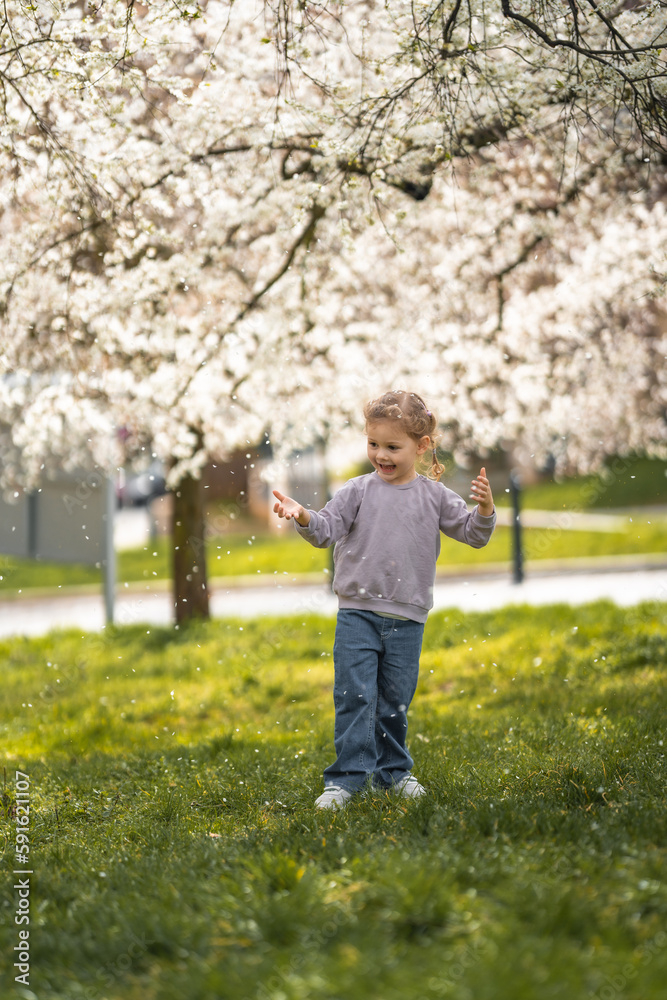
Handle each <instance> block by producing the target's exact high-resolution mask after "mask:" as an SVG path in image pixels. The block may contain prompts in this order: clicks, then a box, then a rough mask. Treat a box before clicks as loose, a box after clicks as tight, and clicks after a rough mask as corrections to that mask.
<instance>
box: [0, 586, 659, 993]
mask: <svg viewBox="0 0 667 1000" xmlns="http://www.w3.org/2000/svg"><path fill="white" fill-rule="evenodd" d="M332 629H333V624H332V622H331V620H330V619H328V618H318V617H307V618H302V617H298V618H293V619H273V620H272V619H263V620H261V621H254V622H230V621H224V622H223V621H217V622H211V623H208V624H198V625H194V626H191V627H189V628H188V629H187V630H181V631H179V632H175V631H174V630H173V629H168V628H164V629H155V628H150V629H148V628H147V627H145V626H144V627H140V626H133V627H127V628H122V629H120V628H119V629H113V630H111V631H109V632H108V634H102V635H84V636H82V635H81V633H80V632H76V631H69V632H55V633H51V634H49V635H47V636H44V637H42V638H40V639H30V640H27V639H24V640H21V639H12V640H5V641H3V642H2V643H0V656H1V658H2V662H3V664H4V673H3V701H2V707H1V708H0V723H1V726H2V730H1V732H2V746H3V747H4V748H5V749H4V753H3V756H4V761H3V764H4V768H5V787H4V792H3V803H4V807H5V808H4V817H3V824H4V834H5V837H6V840H5V853H4V857H3V866H4V869H5V879H4V886H5V890H4V898H3V913H4V919H3V921H2V925H1V927H0V954H2V956H3V960H4V962H3V966H2V968H3V970H4V979H3V980H2V981H0V991H1V992H2V996H3V997H14V996H16V997H19V996H20V997H23V998H24V1000H25V998H28V1000H30V998H32V997H38V998H39V1000H50V998H59V1000H65V998H66V1000H83V998H86V1000H104V998H107V1000H140V998H141V1000H144V998H145V1000H182V998H184V997H187V998H188V1000H218V998H223V1000H260V998H261V1000H268V998H271V1000H282V998H285V1000H310V998H313V1000H348V998H350V1000H357V998H358V1000H366V998H369V997H370V998H372V1000H399V998H400V1000H404V998H406V997H419V998H420V1000H421V998H423V1000H437V998H440V997H451V998H455V1000H468V998H470V1000H536V998H547V997H549V998H562V1000H583V998H587V1000H588V998H596V1000H613V998H621V997H622V998H623V1000H653V998H655V1000H658V998H662V997H663V996H664V982H665V980H666V978H667V933H666V927H667V887H666V885H665V881H664V871H665V863H666V861H667V858H666V854H667V846H666V845H667V817H666V813H665V805H664V802H665V791H666V782H665V757H664V738H665V690H666V687H665V685H666V682H667V676H666V675H667V667H666V663H667V605H662V604H655V603H654V604H650V605H644V606H640V607H638V608H634V609H622V610H621V609H619V608H617V607H615V606H614V605H612V604H609V603H605V602H601V603H596V604H591V605H588V606H585V607H579V608H576V609H572V608H569V607H566V606H555V607H550V608H541V609H540V610H539V611H537V610H534V609H530V608H525V607H524V608H517V607H513V608H507V609H505V610H503V611H499V612H495V613H488V614H481V613H480V614H470V615H463V614H461V613H460V612H457V611H449V612H443V613H438V614H434V615H432V616H431V618H430V620H429V623H428V625H427V631H426V637H425V643H424V652H423V656H422V670H421V678H420V684H419V689H418V692H417V696H416V698H415V701H414V703H413V706H412V709H411V712H410V736H409V742H410V746H411V750H412V753H413V756H414V757H415V761H416V767H415V773H416V774H417V775H418V777H419V778H420V780H421V781H422V782H423V783H424V785H425V786H426V787H427V788H428V791H429V795H428V797H427V798H426V799H424V800H422V801H420V802H408V803H403V802H401V801H400V800H396V799H392V798H390V797H388V796H387V795H386V794H379V793H375V794H373V793H368V794H365V795H363V796H362V797H360V798H359V799H358V800H355V801H354V802H353V804H352V805H351V806H350V807H349V808H348V809H347V810H346V811H344V812H342V813H340V814H329V813H324V814H323V813H318V812H316V811H315V810H314V809H313V805H312V803H313V800H314V798H315V796H316V795H317V794H318V793H319V791H320V790H321V785H322V779H321V771H322V768H323V767H324V766H325V765H326V764H327V763H328V762H329V761H330V759H331V734H332V726H333V712H332V706H331V679H332V676H331V675H332V662H331V656H330V653H331V643H332ZM17 770H19V771H20V772H21V773H22V774H26V775H27V776H28V780H29V795H30V806H31V810H32V812H31V818H30V829H29V847H30V855H29V859H30V866H31V870H32V872H33V874H32V875H31V876H30V880H31V881H30V921H31V922H30V954H31V962H30V964H31V972H30V986H29V992H26V991H24V992H15V991H14V988H13V982H12V976H13V973H12V972H11V970H9V971H8V969H9V966H10V963H11V961H13V959H11V955H12V948H13V947H14V945H15V944H16V943H18V938H17V935H18V928H17V927H16V926H15V925H14V924H13V922H12V921H13V914H14V911H15V909H16V907H17V905H18V904H17V897H16V895H15V894H14V893H13V892H12V889H11V886H12V884H13V882H12V879H13V878H14V876H13V875H12V874H11V873H12V872H13V870H14V867H15V859H14V854H13V847H14V844H15V842H16V829H17V826H16V823H15V821H14V820H15V809H16V805H17V799H16V789H17V785H16V782H15V774H16V771H17ZM16 867H18V866H16Z"/></svg>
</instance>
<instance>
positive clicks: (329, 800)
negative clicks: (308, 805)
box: [315, 785, 352, 809]
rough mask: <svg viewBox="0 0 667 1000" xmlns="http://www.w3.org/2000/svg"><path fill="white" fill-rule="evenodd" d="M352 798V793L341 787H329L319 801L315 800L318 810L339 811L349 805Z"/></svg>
mask: <svg viewBox="0 0 667 1000" xmlns="http://www.w3.org/2000/svg"><path fill="white" fill-rule="evenodd" d="M351 798H352V792H348V790H347V788H341V787H340V785H327V787H326V788H325V789H324V791H323V792H322V794H321V795H320V797H319V798H318V799H315V808H316V809H338V808H339V807H341V806H345V805H347V803H348V801H349V799H351Z"/></svg>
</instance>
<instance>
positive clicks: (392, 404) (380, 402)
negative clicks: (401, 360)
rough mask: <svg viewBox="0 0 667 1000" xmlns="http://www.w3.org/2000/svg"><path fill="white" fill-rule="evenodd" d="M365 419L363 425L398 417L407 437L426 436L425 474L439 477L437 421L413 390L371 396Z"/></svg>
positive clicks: (366, 407)
mask: <svg viewBox="0 0 667 1000" xmlns="http://www.w3.org/2000/svg"><path fill="white" fill-rule="evenodd" d="M364 419H365V421H366V424H369V423H372V421H374V420H400V421H401V423H402V425H403V429H404V430H405V433H406V434H407V435H408V437H411V438H413V439H414V440H415V441H420V440H421V439H422V438H423V437H426V436H428V438H429V440H430V442H431V465H430V466H429V468H428V469H427V472H426V475H427V476H428V478H429V479H440V476H441V475H442V474H443V472H444V471H445V467H444V465H441V464H440V463H439V462H438V458H437V454H436V445H435V430H436V427H437V423H438V422H437V420H436V419H435V416H434V415H433V414H432V413H431V411H430V410H429V409H428V407H427V406H426V403H425V402H424V400H423V399H422V398H421V396H419V395H418V394H417V393H416V392H406V391H405V390H404V389H396V390H393V391H392V392H385V393H384V395H382V396H378V398H377V399H371V401H370V402H369V403H366V405H365V406H364Z"/></svg>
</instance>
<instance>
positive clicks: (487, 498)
mask: <svg viewBox="0 0 667 1000" xmlns="http://www.w3.org/2000/svg"><path fill="white" fill-rule="evenodd" d="M471 489H472V493H471V495H470V499H471V500H474V501H475V502H476V503H477V506H478V507H479V512H480V514H482V515H483V516H484V517H490V516H491V514H493V494H492V492H491V485H490V483H489V480H488V479H487V478H486V469H485V468H484V467H483V466H482V468H481V469H480V472H479V476H478V477H477V479H473V481H472V487H471Z"/></svg>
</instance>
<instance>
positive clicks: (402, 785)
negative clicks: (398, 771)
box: [390, 774, 426, 799]
mask: <svg viewBox="0 0 667 1000" xmlns="http://www.w3.org/2000/svg"><path fill="white" fill-rule="evenodd" d="M390 791H392V792H394V793H395V794H397V795H405V796H406V797H407V798H409V799H420V798H421V797H422V795H426V789H425V788H424V786H423V785H420V784H419V782H418V781H417V779H416V778H413V777H412V775H411V774H406V776H405V777H404V778H401V780H400V781H397V782H396V784H395V785H394V786H393V788H391V789H390Z"/></svg>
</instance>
